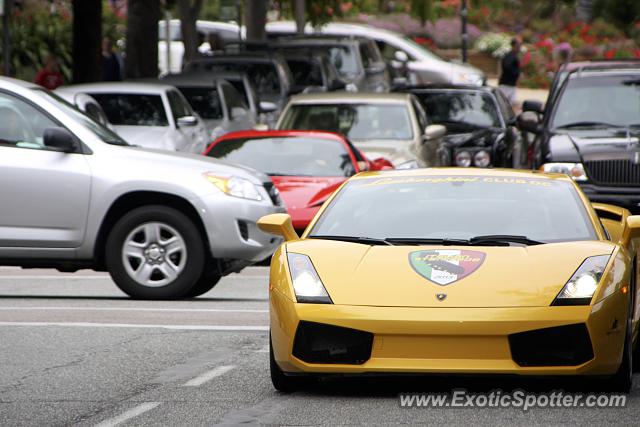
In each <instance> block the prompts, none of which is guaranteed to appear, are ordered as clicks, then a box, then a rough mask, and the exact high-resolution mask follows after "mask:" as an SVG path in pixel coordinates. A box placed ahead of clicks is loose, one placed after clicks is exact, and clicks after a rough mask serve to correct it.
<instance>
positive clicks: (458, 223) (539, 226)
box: [311, 176, 597, 242]
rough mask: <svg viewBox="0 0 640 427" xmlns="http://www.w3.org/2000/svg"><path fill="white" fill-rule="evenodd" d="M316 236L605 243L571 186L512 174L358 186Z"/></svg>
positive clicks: (348, 189)
mask: <svg viewBox="0 0 640 427" xmlns="http://www.w3.org/2000/svg"><path fill="white" fill-rule="evenodd" d="M311 235H320V236H321V235H332V236H358V237H368V238H377V239H384V238H424V239H471V238H473V237H476V236H486V235H517V236H526V237H527V238H529V239H532V240H536V241H540V242H558V241H573V240H597V237H596V234H595V231H594V228H593V225H592V223H591V222H590V220H589V217H588V215H587V212H586V210H585V207H584V204H583V203H582V201H581V199H580V198H579V197H578V194H577V192H576V190H575V188H574V187H573V185H572V184H571V183H569V182H562V181H555V180H548V179H528V178H520V177H511V176H501V177H488V176H410V177H402V176H400V177H393V178H391V177H389V178H385V177H384V176H380V177H376V178H370V179H358V180H355V181H351V182H349V183H348V184H347V185H346V186H345V187H344V188H343V189H342V190H341V191H340V193H339V194H338V195H337V196H336V198H335V199H334V200H333V201H332V202H331V205H330V206H329V207H328V208H327V210H326V211H324V213H323V214H322V216H321V217H320V219H319V220H318V222H317V223H316V225H315V226H314V227H313V229H312V230H311Z"/></svg>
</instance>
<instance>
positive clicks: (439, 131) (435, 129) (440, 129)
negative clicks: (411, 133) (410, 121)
mask: <svg viewBox="0 0 640 427" xmlns="http://www.w3.org/2000/svg"><path fill="white" fill-rule="evenodd" d="M446 133H447V128H446V127H444V126H442V125H429V126H427V127H426V128H425V129H424V137H423V139H424V141H431V140H434V139H438V138H441V137H443V136H445V134H446Z"/></svg>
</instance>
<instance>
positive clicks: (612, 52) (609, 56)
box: [604, 48, 618, 59]
mask: <svg viewBox="0 0 640 427" xmlns="http://www.w3.org/2000/svg"><path fill="white" fill-rule="evenodd" d="M616 53H618V50H617V49H616V48H613V49H609V50H607V51H606V52H605V53H604V59H613V58H615V56H616Z"/></svg>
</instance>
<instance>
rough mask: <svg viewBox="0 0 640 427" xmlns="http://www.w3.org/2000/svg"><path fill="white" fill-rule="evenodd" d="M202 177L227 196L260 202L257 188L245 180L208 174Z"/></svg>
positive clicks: (260, 198) (260, 196)
mask: <svg viewBox="0 0 640 427" xmlns="http://www.w3.org/2000/svg"><path fill="white" fill-rule="evenodd" d="M204 177H205V179H206V180H207V181H209V182H210V183H212V184H213V185H215V186H216V187H218V189H219V190H220V191H222V192H223V193H224V194H227V195H229V196H234V197H240V198H242V199H249V200H256V201H260V200H262V195H261V194H260V191H259V190H258V188H257V187H256V186H255V185H254V184H253V183H252V182H251V181H249V180H247V179H244V178H239V177H237V176H231V177H225V176H218V175H214V174H212V173H209V172H207V173H205V174H204Z"/></svg>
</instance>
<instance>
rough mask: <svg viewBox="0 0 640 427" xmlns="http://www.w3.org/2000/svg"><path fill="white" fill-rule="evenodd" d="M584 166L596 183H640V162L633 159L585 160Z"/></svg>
mask: <svg viewBox="0 0 640 427" xmlns="http://www.w3.org/2000/svg"><path fill="white" fill-rule="evenodd" d="M584 166H585V168H586V169H587V176H588V177H589V179H591V180H592V181H593V182H595V183H596V184H602V185H638V184H640V164H636V163H634V162H632V161H631V160H593V161H588V162H584Z"/></svg>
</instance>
